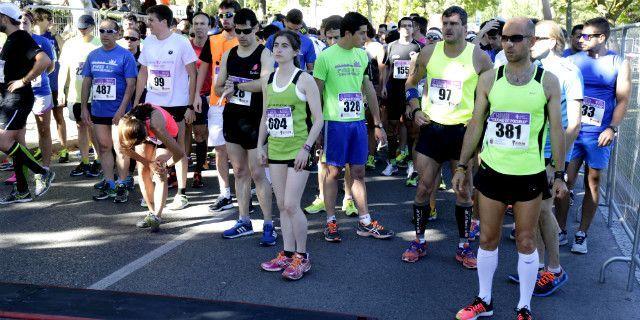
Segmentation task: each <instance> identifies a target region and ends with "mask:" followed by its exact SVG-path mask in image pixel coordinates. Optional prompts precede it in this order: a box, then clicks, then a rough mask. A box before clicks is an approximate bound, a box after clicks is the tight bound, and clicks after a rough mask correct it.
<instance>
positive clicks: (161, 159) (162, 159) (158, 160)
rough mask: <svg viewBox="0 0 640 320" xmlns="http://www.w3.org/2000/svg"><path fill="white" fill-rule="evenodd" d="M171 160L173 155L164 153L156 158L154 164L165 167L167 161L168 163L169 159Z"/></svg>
mask: <svg viewBox="0 0 640 320" xmlns="http://www.w3.org/2000/svg"><path fill="white" fill-rule="evenodd" d="M171 158H173V155H172V154H170V153H165V154H161V155H158V156H156V160H155V162H156V163H157V164H162V165H165V164H166V163H167V161H169V159H171Z"/></svg>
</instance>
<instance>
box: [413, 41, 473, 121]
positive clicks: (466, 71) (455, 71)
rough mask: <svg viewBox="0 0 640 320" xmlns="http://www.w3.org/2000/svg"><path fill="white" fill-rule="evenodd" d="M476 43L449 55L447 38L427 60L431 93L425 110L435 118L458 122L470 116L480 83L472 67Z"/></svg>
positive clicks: (467, 119)
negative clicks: (456, 53)
mask: <svg viewBox="0 0 640 320" xmlns="http://www.w3.org/2000/svg"><path fill="white" fill-rule="evenodd" d="M474 47H475V45H474V44H471V43H467V45H466V47H465V48H464V51H462V53H461V54H460V55H459V56H457V57H455V58H449V57H447V55H446V54H445V53H444V41H440V42H438V43H436V47H435V49H434V50H433V54H432V55H431V58H430V59H429V63H427V80H426V82H425V84H424V86H425V89H427V93H428V97H427V99H426V102H425V103H423V106H424V107H423V108H424V112H425V113H426V114H427V115H428V116H429V118H431V120H432V121H435V122H437V123H440V124H444V125H456V124H467V123H468V122H469V120H471V116H472V114H473V105H474V101H473V100H474V95H475V91H476V85H477V84H478V74H477V73H476V70H475V68H474V67H473V49H474Z"/></svg>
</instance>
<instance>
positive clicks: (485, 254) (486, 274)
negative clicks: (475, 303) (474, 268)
mask: <svg viewBox="0 0 640 320" xmlns="http://www.w3.org/2000/svg"><path fill="white" fill-rule="evenodd" d="M477 261H478V284H479V287H480V290H479V292H478V297H480V298H481V299H482V300H484V302H486V303H491V287H492V286H493V274H494V273H495V272H496V268H497V267H498V248H496V249H495V250H493V251H487V250H483V249H482V248H478V257H477Z"/></svg>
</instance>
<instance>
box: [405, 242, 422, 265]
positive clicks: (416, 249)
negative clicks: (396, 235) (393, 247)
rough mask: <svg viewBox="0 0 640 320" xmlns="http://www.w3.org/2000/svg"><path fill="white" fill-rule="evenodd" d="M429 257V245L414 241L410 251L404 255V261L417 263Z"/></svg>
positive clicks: (406, 251) (411, 243)
mask: <svg viewBox="0 0 640 320" xmlns="http://www.w3.org/2000/svg"><path fill="white" fill-rule="evenodd" d="M426 255H427V243H426V242H424V243H420V240H413V241H411V242H410V243H409V249H407V250H405V251H404V252H403V253H402V261H404V262H416V261H418V260H420V258H422V257H424V256H426Z"/></svg>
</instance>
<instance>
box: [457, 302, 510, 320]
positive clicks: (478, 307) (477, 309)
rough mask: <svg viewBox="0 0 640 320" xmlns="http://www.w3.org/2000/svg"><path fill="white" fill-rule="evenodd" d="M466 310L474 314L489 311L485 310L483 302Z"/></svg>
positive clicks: (475, 303)
mask: <svg viewBox="0 0 640 320" xmlns="http://www.w3.org/2000/svg"><path fill="white" fill-rule="evenodd" d="M464 309H465V310H467V311H472V312H473V313H476V314H478V313H482V312H485V311H487V310H486V309H485V308H484V305H483V304H482V302H480V301H477V302H474V303H472V304H471V305H470V306H468V307H466V308H464ZM518 320H519V319H518Z"/></svg>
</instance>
